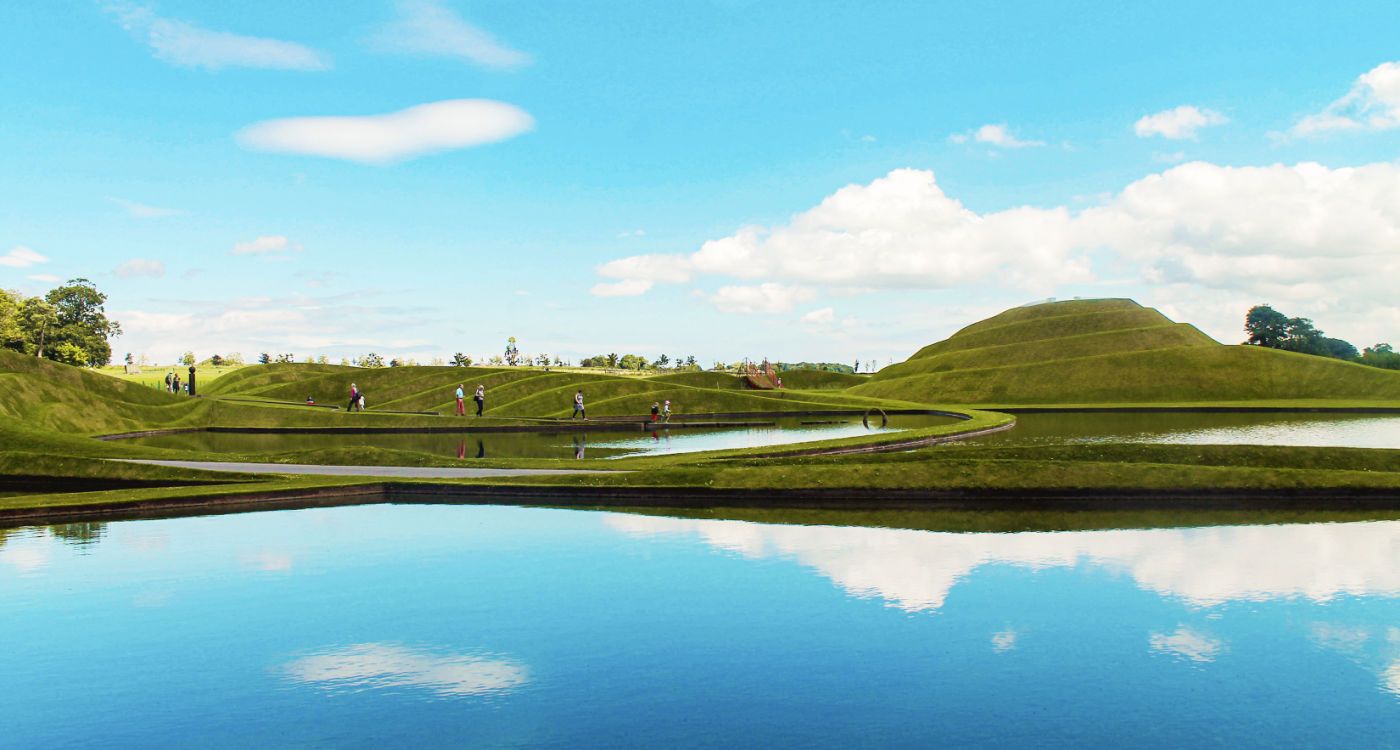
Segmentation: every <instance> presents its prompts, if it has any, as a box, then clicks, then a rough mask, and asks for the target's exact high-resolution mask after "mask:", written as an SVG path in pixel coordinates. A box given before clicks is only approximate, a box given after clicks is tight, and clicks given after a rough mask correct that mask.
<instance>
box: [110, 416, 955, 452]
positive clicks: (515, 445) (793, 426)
mask: <svg viewBox="0 0 1400 750" xmlns="http://www.w3.org/2000/svg"><path fill="white" fill-rule="evenodd" d="M876 419H877V420H878V417H877V418H876ZM765 421H769V422H773V424H769V425H755V426H750V427H733V428H716V429H708V428H693V427H677V428H675V429H667V428H665V427H658V428H657V429H650V430H641V429H635V430H631V431H626V432H619V431H606V432H482V433H466V432H464V433H416V434H392V435H363V434H361V435H355V434H347V435H327V434H294V433H293V434H256V433H224V432H197V433H188V434H182V435H162V436H158V437H149V438H136V439H133V440H132V441H131V442H135V443H140V444H142V445H153V446H159V447H162V448H183V449H187V450H200V451H210V452H214V453H287V452H293V451H309V450H317V449H322V448H339V447H346V446H359V445H374V446H377V447H380V448H392V449H397V450H410V451H419V452H422V453H432V454H435V455H440V456H455V457H457V458H462V459H471V458H569V457H573V458H610V457H617V456H633V455H641V454H650V453H691V452H695V451H712V450H725V449H729V448H757V447H761V446H766V445H785V444H788V443H801V442H807V441H812V440H832V439H835V438H845V437H855V436H858V435H868V434H871V433H876V432H892V431H897V430H908V429H913V428H916V427H927V426H932V425H939V424H951V423H954V422H957V421H958V420H956V419H954V418H952V417H939V416H931V415H895V416H891V417H889V423H888V425H886V426H885V427H881V426H880V424H879V422H878V421H877V422H872V423H871V424H870V426H869V427H866V426H865V424H864V423H862V422H861V420H860V419H859V418H856V419H842V418H839V417H804V418H800V419H797V418H785V419H778V420H765Z"/></svg>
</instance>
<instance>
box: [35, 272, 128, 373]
mask: <svg viewBox="0 0 1400 750" xmlns="http://www.w3.org/2000/svg"><path fill="white" fill-rule="evenodd" d="M44 300H45V301H46V302H48V303H49V304H50V305H53V306H54V309H55V310H56V311H57V314H58V322H57V323H56V325H55V326H54V330H53V332H52V335H51V338H52V340H53V344H54V345H55V346H56V345H57V344H60V343H64V342H67V343H71V344H73V345H74V347H76V348H77V349H81V350H83V352H84V353H85V360H86V361H84V362H82V364H85V365H88V366H94V367H95V366H97V365H105V364H107V363H108V362H111V361H112V345H111V343H110V340H111V339H114V338H116V337H118V336H120V335H121V333H122V328H121V325H120V324H119V323H117V322H116V321H114V320H108V319H107V315H106V313H105V310H104V308H103V305H104V304H106V302H107V295H105V294H103V293H102V292H100V291H98V290H97V287H96V286H95V285H94V284H93V283H92V282H91V281H88V280H87V279H81V278H80V279H73V280H71V281H69V282H68V283H67V284H64V285H63V286H60V287H56V288H54V289H51V290H49V293H48V294H46V295H44ZM68 351H70V352H71V351H73V349H69V350H68Z"/></svg>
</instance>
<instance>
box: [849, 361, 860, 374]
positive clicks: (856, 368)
mask: <svg viewBox="0 0 1400 750" xmlns="http://www.w3.org/2000/svg"><path fill="white" fill-rule="evenodd" d="M851 372H860V360H856V363H855V365H854V366H852V367H851Z"/></svg>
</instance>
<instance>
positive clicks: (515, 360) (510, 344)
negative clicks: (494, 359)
mask: <svg viewBox="0 0 1400 750" xmlns="http://www.w3.org/2000/svg"><path fill="white" fill-rule="evenodd" d="M506 364H508V365H510V366H511V367H515V366H516V365H518V364H520V349H518V348H516V346H515V337H514V336H511V337H510V338H509V339H506Z"/></svg>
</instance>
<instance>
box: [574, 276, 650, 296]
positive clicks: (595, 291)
mask: <svg viewBox="0 0 1400 750" xmlns="http://www.w3.org/2000/svg"><path fill="white" fill-rule="evenodd" d="M653 283H654V282H652V281H648V280H647V279H623V280H622V281H617V282H613V283H607V282H604V283H600V284H594V285H593V288H592V289H589V290H588V293H589V294H592V295H593V296H594V297H636V296H638V295H642V294H646V293H647V292H648V291H650V290H651V287H652V285H653Z"/></svg>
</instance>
